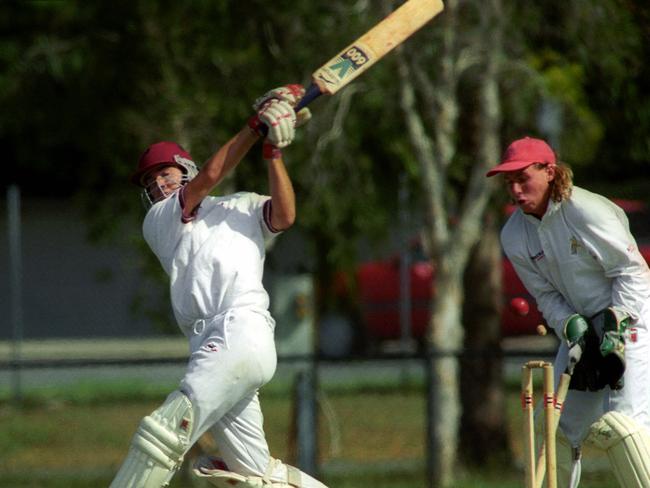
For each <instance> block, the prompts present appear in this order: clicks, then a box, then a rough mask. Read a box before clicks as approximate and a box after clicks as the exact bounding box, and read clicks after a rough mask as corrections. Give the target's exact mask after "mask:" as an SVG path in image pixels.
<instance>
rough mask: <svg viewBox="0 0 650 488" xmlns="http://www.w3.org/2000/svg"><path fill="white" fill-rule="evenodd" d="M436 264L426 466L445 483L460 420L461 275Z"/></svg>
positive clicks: (434, 481)
mask: <svg viewBox="0 0 650 488" xmlns="http://www.w3.org/2000/svg"><path fill="white" fill-rule="evenodd" d="M444 268H445V266H440V267H439V268H438V275H437V278H436V286H437V287H438V289H444V290H445V293H437V294H436V297H435V299H434V313H433V318H432V326H431V332H430V341H429V343H430V346H431V349H430V352H431V354H432V360H431V364H430V371H429V372H430V384H429V392H430V394H429V400H428V402H429V404H428V408H429V412H428V413H429V420H430V424H429V434H428V444H429V452H430V453H431V454H432V456H431V459H430V466H429V471H430V472H429V478H430V480H429V481H430V483H431V486H440V487H447V486H451V485H452V483H453V481H454V471H455V466H456V456H457V450H458V430H459V420H460V387H459V384H458V380H459V372H460V368H459V361H458V356H457V354H456V353H457V352H458V350H459V349H460V347H461V345H462V337H463V331H462V327H461V322H460V318H461V317H460V310H461V307H462V278H461V276H460V275H459V274H456V273H455V272H452V271H451V270H448V271H446V272H445V271H444Z"/></svg>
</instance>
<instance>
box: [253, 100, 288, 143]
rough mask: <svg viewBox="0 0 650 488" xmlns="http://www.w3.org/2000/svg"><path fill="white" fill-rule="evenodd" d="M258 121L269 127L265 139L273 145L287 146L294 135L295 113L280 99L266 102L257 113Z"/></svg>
mask: <svg viewBox="0 0 650 488" xmlns="http://www.w3.org/2000/svg"><path fill="white" fill-rule="evenodd" d="M257 117H258V118H259V120H260V122H262V123H263V124H264V125H266V126H267V127H268V128H269V132H268V134H267V135H266V140H267V141H268V142H270V143H271V144H272V145H274V146H275V147H279V148H283V147H287V146H288V145H289V144H291V143H292V142H293V138H294V136H295V135H296V130H295V126H296V113H295V112H294V111H293V107H292V106H291V105H289V104H288V103H287V102H283V101H282V100H276V99H272V100H269V101H268V102H266V103H265V104H264V105H263V106H262V108H260V110H259V112H258V113H257Z"/></svg>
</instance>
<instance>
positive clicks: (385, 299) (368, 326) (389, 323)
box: [356, 200, 650, 341]
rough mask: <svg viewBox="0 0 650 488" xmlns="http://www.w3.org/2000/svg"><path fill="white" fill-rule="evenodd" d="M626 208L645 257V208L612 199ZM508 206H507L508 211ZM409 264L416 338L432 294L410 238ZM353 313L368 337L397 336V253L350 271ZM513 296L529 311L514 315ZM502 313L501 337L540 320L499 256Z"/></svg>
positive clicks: (648, 240) (648, 239)
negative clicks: (355, 302) (353, 283)
mask: <svg viewBox="0 0 650 488" xmlns="http://www.w3.org/2000/svg"><path fill="white" fill-rule="evenodd" d="M614 201H615V202H616V203H617V204H618V205H619V206H621V207H622V208H623V209H624V210H625V211H626V213H627V215H628V217H629V219H630V226H631V228H632V233H633V234H634V236H635V237H636V239H637V243H638V244H639V248H640V250H641V253H642V254H643V256H644V258H645V259H646V261H648V262H650V212H649V211H648V207H647V206H646V205H645V204H644V203H643V202H640V201H636V200H614ZM512 210H513V209H509V210H508V211H509V212H511V211H512ZM412 251H414V252H412V256H411V265H410V281H411V286H410V297H409V300H410V302H411V303H410V308H411V331H412V337H413V338H415V339H420V338H422V337H423V335H424V334H425V331H426V329H427V325H428V322H429V319H430V317H431V313H430V307H431V296H432V295H433V292H434V290H433V273H434V269H433V265H432V264H431V262H430V261H429V260H427V259H426V257H425V256H424V254H423V253H422V252H421V249H420V246H419V245H418V244H417V243H416V245H415V246H413V249H412ZM356 279H357V287H358V299H359V314H360V319H361V323H362V325H363V327H364V329H365V333H366V335H367V336H368V338H369V339H370V340H373V341H383V340H389V339H399V338H400V337H401V329H400V317H399V315H400V314H399V308H400V258H399V256H396V257H393V258H390V259H387V260H382V261H371V262H366V263H363V264H361V265H360V266H359V268H358V269H357V273H356ZM514 297H522V298H525V299H526V300H527V301H528V302H529V305H530V311H529V313H528V314H527V315H526V316H524V317H521V316H518V315H515V314H514V313H513V312H512V311H511V310H510V309H509V307H508V306H506V304H507V303H509V302H510V300H511V299H512V298H514ZM503 301H504V307H503V313H502V317H501V323H502V333H503V335H504V336H514V335H523V334H535V333H536V327H537V325H539V324H541V323H544V320H543V318H542V315H541V313H540V312H539V310H538V309H537V306H536V304H535V300H534V299H533V298H532V297H531V296H530V294H529V293H528V292H527V291H526V289H525V288H524V286H523V284H522V283H521V281H520V280H519V278H518V277H517V274H516V273H515V271H514V268H513V266H512V264H511V263H510V261H509V260H508V259H507V258H505V257H504V259H503Z"/></svg>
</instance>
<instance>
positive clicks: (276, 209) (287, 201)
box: [264, 144, 296, 231]
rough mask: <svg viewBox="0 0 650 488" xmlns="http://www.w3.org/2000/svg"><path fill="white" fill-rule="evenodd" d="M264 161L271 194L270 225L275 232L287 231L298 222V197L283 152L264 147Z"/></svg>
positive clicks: (267, 145) (271, 147)
mask: <svg viewBox="0 0 650 488" xmlns="http://www.w3.org/2000/svg"><path fill="white" fill-rule="evenodd" d="M264 159H265V160H266V162H267V164H268V172H269V192H270V194H271V216H270V217H271V218H270V224H271V227H272V229H271V230H273V231H282V230H286V229H288V228H289V227H291V226H292V225H293V223H294V222H295V220H296V197H295V194H294V191H293V185H292V183H291V179H290V178H289V174H288V173H287V169H286V167H285V165H284V160H283V159H282V152H281V151H280V150H279V149H277V148H274V147H273V146H271V145H269V144H265V145H264Z"/></svg>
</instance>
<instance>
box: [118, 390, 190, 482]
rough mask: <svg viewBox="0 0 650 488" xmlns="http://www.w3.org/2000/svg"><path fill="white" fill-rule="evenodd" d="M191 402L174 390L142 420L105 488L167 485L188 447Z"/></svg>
mask: <svg viewBox="0 0 650 488" xmlns="http://www.w3.org/2000/svg"><path fill="white" fill-rule="evenodd" d="M193 423H194V415H193V411H192V403H191V402H190V400H189V398H187V397H186V396H185V395H184V394H183V393H181V392H179V391H175V392H174V393H172V394H171V395H169V397H167V400H165V403H163V404H162V405H161V406H160V407H159V408H158V409H157V410H155V411H154V412H153V413H152V414H151V415H148V416H147V417H145V418H143V419H142V421H141V422H140V425H139V427H138V430H137V431H136V433H135V435H134V436H133V439H132V441H131V448H130V449H129V453H128V455H127V457H126V459H125V460H124V463H123V464H122V467H121V468H120V470H119V471H118V473H117V475H116V476H115V479H114V480H113V482H112V483H111V486H110V487H109V488H160V487H162V486H167V485H168V484H169V481H170V480H171V478H172V476H173V475H174V473H175V472H176V470H177V469H178V468H179V467H180V465H181V463H182V462H183V455H184V454H185V451H186V450H187V449H188V448H189V447H190V445H189V440H190V436H191V434H192V428H193Z"/></svg>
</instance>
